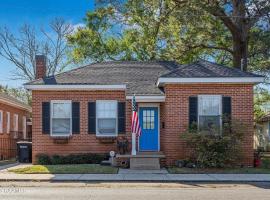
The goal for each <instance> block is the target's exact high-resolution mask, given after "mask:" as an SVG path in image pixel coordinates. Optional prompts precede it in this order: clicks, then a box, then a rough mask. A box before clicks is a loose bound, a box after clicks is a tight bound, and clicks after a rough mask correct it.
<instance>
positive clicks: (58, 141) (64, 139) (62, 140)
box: [51, 135, 72, 144]
mask: <svg viewBox="0 0 270 200" xmlns="http://www.w3.org/2000/svg"><path fill="white" fill-rule="evenodd" d="M51 138H52V139H53V142H54V143H55V144H67V143H68V142H69V140H70V139H71V138H72V136H71V135H69V136H51Z"/></svg>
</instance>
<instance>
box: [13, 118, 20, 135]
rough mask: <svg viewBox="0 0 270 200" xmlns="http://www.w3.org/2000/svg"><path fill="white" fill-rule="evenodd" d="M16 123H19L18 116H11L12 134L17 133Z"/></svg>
mask: <svg viewBox="0 0 270 200" xmlns="http://www.w3.org/2000/svg"><path fill="white" fill-rule="evenodd" d="M18 123H19V115H18V114H14V116H13V131H14V132H18V130H19V127H18Z"/></svg>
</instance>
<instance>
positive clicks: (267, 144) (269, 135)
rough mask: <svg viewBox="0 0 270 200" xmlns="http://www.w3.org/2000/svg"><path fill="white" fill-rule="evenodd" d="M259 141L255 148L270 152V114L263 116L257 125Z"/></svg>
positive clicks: (257, 140) (256, 141) (256, 142)
mask: <svg viewBox="0 0 270 200" xmlns="http://www.w3.org/2000/svg"><path fill="white" fill-rule="evenodd" d="M256 131H257V139H256V140H255V147H260V148H263V149H264V150H266V151H270V112H269V111H268V113H267V114H266V115H265V116H263V117H262V118H261V119H260V121H259V122H258V123H257V125H256Z"/></svg>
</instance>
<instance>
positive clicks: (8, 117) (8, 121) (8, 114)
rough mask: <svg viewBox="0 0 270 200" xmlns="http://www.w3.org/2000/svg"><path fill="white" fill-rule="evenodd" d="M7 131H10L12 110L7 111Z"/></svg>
mask: <svg viewBox="0 0 270 200" xmlns="http://www.w3.org/2000/svg"><path fill="white" fill-rule="evenodd" d="M7 133H10V112H7Z"/></svg>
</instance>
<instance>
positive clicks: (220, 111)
mask: <svg viewBox="0 0 270 200" xmlns="http://www.w3.org/2000/svg"><path fill="white" fill-rule="evenodd" d="M200 97H219V98H220V102H219V103H220V106H219V115H220V119H219V123H220V133H222V95H198V112H197V113H198V116H197V121H198V130H199V128H200V121H199V120H200V113H199V110H200V100H199V99H200ZM204 116H207V115H204Z"/></svg>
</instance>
